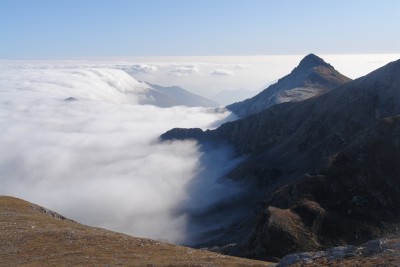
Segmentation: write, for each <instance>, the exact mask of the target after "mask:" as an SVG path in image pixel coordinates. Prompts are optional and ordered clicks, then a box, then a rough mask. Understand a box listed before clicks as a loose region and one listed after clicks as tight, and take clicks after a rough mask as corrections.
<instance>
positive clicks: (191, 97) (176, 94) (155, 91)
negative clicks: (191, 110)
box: [146, 83, 219, 107]
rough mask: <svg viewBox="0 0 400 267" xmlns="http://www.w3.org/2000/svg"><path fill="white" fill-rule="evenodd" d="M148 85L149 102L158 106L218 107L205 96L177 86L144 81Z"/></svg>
mask: <svg viewBox="0 0 400 267" xmlns="http://www.w3.org/2000/svg"><path fill="white" fill-rule="evenodd" d="M146 84H148V85H149V86H150V89H151V90H150V91H148V93H147V96H148V99H149V103H152V104H154V105H156V106H159V107H172V106H180V105H183V106H188V107H218V106H219V104H218V103H216V102H214V101H212V100H209V99H207V98H205V97H202V96H199V95H196V94H193V93H191V92H189V91H187V90H185V89H183V88H181V87H179V86H166V87H165V86H160V85H156V84H151V83H146Z"/></svg>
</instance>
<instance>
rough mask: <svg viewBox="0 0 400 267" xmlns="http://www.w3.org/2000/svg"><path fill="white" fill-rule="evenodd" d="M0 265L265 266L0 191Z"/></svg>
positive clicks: (265, 263) (261, 263)
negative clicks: (100, 223) (118, 228)
mask: <svg viewBox="0 0 400 267" xmlns="http://www.w3.org/2000/svg"><path fill="white" fill-rule="evenodd" d="M0 230H1V231H0V266H65V265H67V266H99V265H100V266H116V265H118V266H268V265H270V264H269V263H267V262H261V261H253V260H247V259H241V258H235V257H229V256H224V255H220V254H217V253H212V252H208V251H204V250H196V249H191V248H187V247H182V246H175V245H170V244H166V243H162V242H158V241H154V240H150V239H143V238H135V237H131V236H128V235H124V234H120V233H116V232H112V231H107V230H104V229H100V228H94V227H89V226H85V225H82V224H79V223H76V222H74V221H71V220H68V219H66V218H64V217H63V216H61V215H59V214H57V213H55V212H52V211H49V210H47V209H45V208H42V207H40V206H37V205H34V204H31V203H29V202H26V201H23V200H20V199H17V198H13V197H6V196H0Z"/></svg>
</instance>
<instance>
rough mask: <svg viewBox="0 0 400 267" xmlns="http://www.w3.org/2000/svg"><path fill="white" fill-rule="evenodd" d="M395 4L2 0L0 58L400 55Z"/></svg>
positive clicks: (378, 0)
mask: <svg viewBox="0 0 400 267" xmlns="http://www.w3.org/2000/svg"><path fill="white" fill-rule="evenodd" d="M399 32H400V1H399V0H330V1H325V0H303V1H300V0H0V58H3V59H4V58H10V59H12V58H68V57H75V58H76V57H113V56H117V57H120V56H179V55H182V56H187V55H196V56H199V55H259V54H306V53H309V52H314V53H324V54H327V53H331V54H335V53H398V52H400V33H399Z"/></svg>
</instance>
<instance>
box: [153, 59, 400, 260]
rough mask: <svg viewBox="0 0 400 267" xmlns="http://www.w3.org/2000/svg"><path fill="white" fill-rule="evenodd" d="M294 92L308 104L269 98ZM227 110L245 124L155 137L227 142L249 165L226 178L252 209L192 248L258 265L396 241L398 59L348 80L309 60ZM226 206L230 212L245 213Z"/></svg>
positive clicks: (399, 223) (399, 221) (399, 219)
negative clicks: (304, 92)
mask: <svg viewBox="0 0 400 267" xmlns="http://www.w3.org/2000/svg"><path fill="white" fill-rule="evenodd" d="M289 81H290V82H289ZM285 84H289V85H287V86H284V85H285ZM336 85H338V87H337V88H335V86H336ZM299 86H300V87H301V86H306V87H307V88H313V89H312V90H311V89H310V90H311V92H312V93H313V94H314V95H315V96H314V97H311V98H307V99H305V100H302V99H301V98H295V101H288V102H285V103H281V104H276V103H277V102H274V101H272V99H276V98H271V97H270V96H278V95H279V94H280V93H282V92H285V91H287V90H291V89H290V88H300V87H299ZM301 88H304V87H301ZM269 90H271V92H270V93H268V91H269ZM270 100H271V101H270ZM300 100H302V101H300ZM251 103H255V104H254V108H252V106H251ZM230 108H231V109H232V110H234V111H235V112H237V113H238V114H239V115H241V116H243V117H245V118H243V119H239V120H237V121H233V122H228V123H225V124H223V125H222V126H220V127H219V128H217V129H215V130H207V131H202V130H201V129H172V130H170V131H168V132H166V133H165V134H163V135H162V136H161V139H162V140H171V139H188V138H190V139H195V140H198V141H199V142H200V143H202V144H206V143H208V145H207V146H209V145H210V144H211V145H212V144H213V143H214V144H220V143H226V144H229V145H231V146H233V147H234V149H235V151H236V154H237V155H238V156H244V155H245V156H246V157H247V158H246V160H244V161H243V162H242V163H241V164H239V165H238V166H237V167H236V168H235V169H234V170H233V171H231V172H230V173H229V174H228V175H227V177H225V179H227V178H229V179H231V180H234V181H236V182H239V183H240V184H241V185H242V186H243V187H247V189H246V190H247V195H245V196H244V197H243V202H244V201H247V200H246V199H251V200H252V201H254V202H256V203H258V204H257V205H254V211H253V212H254V214H253V215H251V216H248V217H246V218H240V219H238V220H237V221H235V222H233V223H232V224H230V226H227V227H225V228H224V229H215V231H214V232H213V236H214V239H212V238H211V239H207V240H204V242H203V243H201V241H199V246H208V247H215V246H217V247H219V251H222V252H225V253H229V254H234V255H240V256H246V257H253V258H262V259H266V258H271V257H282V256H284V255H285V254H289V253H292V252H300V251H311V250H313V251H317V250H321V249H323V248H327V247H329V246H335V245H341V244H346V243H350V244H361V243H363V242H365V241H368V240H370V239H373V238H376V237H382V236H385V235H387V234H396V233H398V229H399V228H398V227H400V60H398V61H395V62H392V63H389V64H387V65H386V66H384V67H382V68H380V69H378V70H376V71H374V72H372V73H370V74H368V75H366V76H364V77H361V78H359V79H356V80H354V81H349V79H348V78H346V77H345V76H343V75H341V74H339V73H338V72H336V71H335V70H334V69H333V67H331V66H330V65H328V64H326V63H324V62H323V61H322V60H321V59H320V58H318V57H316V56H315V55H309V56H307V57H305V58H304V59H303V60H302V61H301V62H300V65H299V67H297V68H296V69H294V70H293V71H292V73H291V74H289V75H288V76H286V77H284V78H283V79H281V80H279V81H278V83H277V84H275V85H273V86H271V87H270V88H269V89H267V90H266V91H263V92H262V93H260V94H259V95H257V96H256V97H254V98H252V99H250V100H248V101H247V102H246V101H244V102H242V103H239V104H234V105H232V106H230ZM257 110H262V111H261V112H259V113H256V112H257ZM251 114H253V115H251ZM234 203H235V205H236V211H235V209H233V210H232V212H237V213H239V212H240V211H241V209H244V208H246V209H248V206H246V207H245V206H244V205H243V204H241V203H240V201H237V200H235V202H234ZM226 207H227V209H228V208H229V209H232V205H229V204H227V205H226ZM221 209H222V208H221ZM228 244H230V245H229V246H228ZM232 244H234V245H232Z"/></svg>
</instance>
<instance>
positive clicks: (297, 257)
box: [278, 252, 313, 267]
mask: <svg viewBox="0 0 400 267" xmlns="http://www.w3.org/2000/svg"><path fill="white" fill-rule="evenodd" d="M312 260H313V253H310V252H302V253H294V254H289V255H287V256H285V257H283V258H282V259H281V260H280V261H279V264H278V266H279V267H287V266H291V265H293V264H296V263H299V262H304V263H311V262H312Z"/></svg>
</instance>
